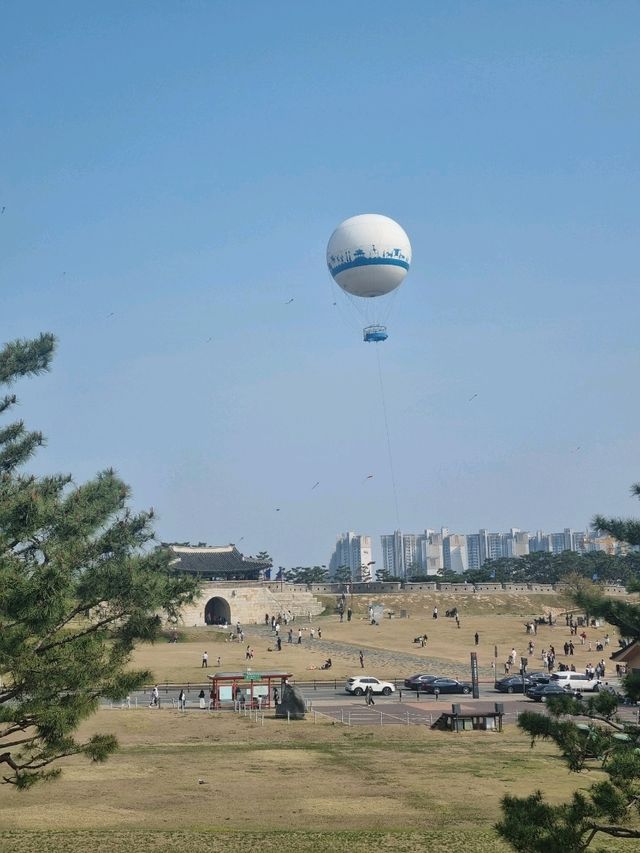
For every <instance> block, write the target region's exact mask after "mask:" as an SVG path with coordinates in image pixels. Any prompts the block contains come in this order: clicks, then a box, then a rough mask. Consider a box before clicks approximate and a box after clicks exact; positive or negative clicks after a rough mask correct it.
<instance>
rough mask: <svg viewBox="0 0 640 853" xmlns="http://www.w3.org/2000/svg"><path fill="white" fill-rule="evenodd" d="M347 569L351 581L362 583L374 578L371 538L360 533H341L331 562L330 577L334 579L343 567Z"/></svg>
mask: <svg viewBox="0 0 640 853" xmlns="http://www.w3.org/2000/svg"><path fill="white" fill-rule="evenodd" d="M343 566H345V567H347V568H348V569H349V572H350V574H351V580H353V581H357V582H362V581H370V580H371V578H372V572H371V569H372V557H371V537H370V536H364V535H361V534H359V533H352V532H348V533H341V534H340V535H339V536H338V539H337V541H336V547H335V550H334V552H333V554H332V555H331V559H330V560H329V576H330V577H331V578H334V577H335V576H336V574H337V572H338V569H340V568H341V567H343Z"/></svg>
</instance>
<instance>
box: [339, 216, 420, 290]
mask: <svg viewBox="0 0 640 853" xmlns="http://www.w3.org/2000/svg"><path fill="white" fill-rule="evenodd" d="M410 264H411V243H410V242H409V238H408V237H407V235H406V233H405V231H404V229H403V228H401V226H400V225H398V223H397V222H395V221H394V220H393V219H390V218H389V217H388V216H382V215H381V214H379V213H363V214H361V215H360V216H352V217H351V218H350V219H345V221H344V222H342V223H341V224H340V225H338V227H337V228H336V230H335V231H334V232H333V234H332V235H331V238H330V240H329V244H328V246H327V266H328V267H329V272H330V273H331V275H332V276H333V278H334V279H335V281H336V283H337V284H338V285H339V286H340V287H341V288H342V289H343V290H344V291H346V292H347V293H349V294H351V295H352V296H360V297H363V298H365V299H370V298H374V297H376V296H384V295H385V294H386V293H391V291H392V290H395V289H396V287H398V286H399V285H400V284H401V283H402V281H403V279H404V277H405V276H406V274H407V273H408V271H409V266H410Z"/></svg>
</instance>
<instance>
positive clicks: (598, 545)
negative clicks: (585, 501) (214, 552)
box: [327, 527, 629, 580]
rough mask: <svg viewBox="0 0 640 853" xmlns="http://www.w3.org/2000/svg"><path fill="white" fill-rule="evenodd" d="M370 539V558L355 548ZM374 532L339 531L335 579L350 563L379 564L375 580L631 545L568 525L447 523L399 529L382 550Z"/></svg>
mask: <svg viewBox="0 0 640 853" xmlns="http://www.w3.org/2000/svg"><path fill="white" fill-rule="evenodd" d="M361 541H362V542H366V547H367V552H366V556H367V558H368V559H369V560H370V558H371V556H372V555H373V556H376V557H377V559H376V560H372V561H371V562H370V563H369V562H367V559H366V558H365V557H363V556H360V552H359V551H357V552H356V550H355V549H354V545H355V544H356V543H358V545H356V548H357V547H359V543H360V542H361ZM372 541H373V540H372V537H371V536H368V535H367V534H360V533H356V532H354V531H349V532H347V533H342V534H339V535H338V537H337V542H336V548H335V550H334V552H333V554H332V557H331V559H330V561H329V563H328V564H327V565H328V574H329V577H330V578H332V577H334V576H335V572H336V569H338V568H342V567H346V566H348V567H349V568H350V570H351V577H352V579H353V580H361V579H362V575H361V574H360V576H358V574H357V571H358V568H359V569H364V568H365V566H367V565H375V567H376V568H375V570H374V571H373V572H372V573H371V579H372V580H375V579H376V577H377V576H378V572H379V570H381V569H382V570H383V571H384V572H386V573H389V574H391V575H393V576H395V577H400V578H402V579H403V580H406V579H408V578H409V577H412V576H418V575H429V576H436V575H438V574H441V573H442V571H453V572H456V573H458V574H460V573H463V572H466V571H468V570H474V569H476V570H477V569H479V568H481V567H482V566H483V565H484V564H485V563H486V562H487V561H489V560H497V559H501V558H505V557H522V556H526V555H527V554H530V553H536V552H544V553H549V554H560V553H562V552H563V551H573V552H575V553H579V554H586V553H589V552H593V551H603V552H606V553H608V554H612V555H613V554H623V553H626V552H627V551H628V550H629V549H628V547H627V546H625V545H624V544H623V543H619V542H617V541H616V540H615V539H613V538H612V537H611V536H609V535H601V534H600V533H599V532H598V531H595V530H591V529H589V528H586V529H585V530H575V529H573V528H570V527H565V528H563V529H562V530H560V531H553V530H552V531H548V532H547V531H544V530H541V529H536V530H535V531H533V532H532V531H528V530H522V529H520V528H517V527H510V528H508V530H506V531H505V532H497V531H490V530H487V529H486V528H480V529H479V530H478V531H477V532H465V533H461V532H460V531H455V530H451V529H449V528H447V527H442V528H440V529H439V530H436V529H434V528H429V527H427V528H425V529H424V531H422V532H421V533H409V532H404V531H400V530H396V531H394V532H393V533H391V534H382V535H381V536H380V545H379V549H380V554H379V555H378V554H377V552H376V551H375V550H374V549H373V546H372Z"/></svg>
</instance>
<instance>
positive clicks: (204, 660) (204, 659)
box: [200, 652, 209, 669]
mask: <svg viewBox="0 0 640 853" xmlns="http://www.w3.org/2000/svg"><path fill="white" fill-rule="evenodd" d="M208 667H209V653H208V652H202V666H201V667H200V669H203V668H204V669H207V668H208Z"/></svg>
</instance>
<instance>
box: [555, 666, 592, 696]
mask: <svg viewBox="0 0 640 853" xmlns="http://www.w3.org/2000/svg"><path fill="white" fill-rule="evenodd" d="M551 683H552V684H559V685H560V687H568V688H570V689H571V690H580V691H581V692H585V693H586V692H591V693H597V692H598V690H600V681H599V679H597V678H589V677H588V676H587V675H584V674H583V673H581V672H569V671H565V672H554V674H553V675H552V676H551Z"/></svg>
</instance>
